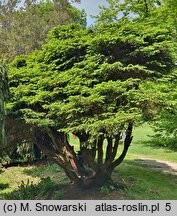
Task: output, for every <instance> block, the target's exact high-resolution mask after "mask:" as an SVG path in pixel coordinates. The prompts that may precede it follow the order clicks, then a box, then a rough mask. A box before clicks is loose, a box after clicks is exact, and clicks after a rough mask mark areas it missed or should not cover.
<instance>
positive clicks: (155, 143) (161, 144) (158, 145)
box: [136, 136, 177, 152]
mask: <svg viewBox="0 0 177 216" xmlns="http://www.w3.org/2000/svg"><path fill="white" fill-rule="evenodd" d="M136 143H137V144H143V145H146V146H149V147H151V148H153V149H164V150H165V151H166V152H171V151H173V152H177V145H174V144H173V143H172V142H171V141H170V140H169V143H168V141H167V140H166V141H164V140H163V141H162V140H160V139H158V138H153V137H152V136H149V139H148V140H144V141H140V140H139V141H137V142H136ZM165 143H166V144H165Z"/></svg>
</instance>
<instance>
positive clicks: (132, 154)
mask: <svg viewBox="0 0 177 216" xmlns="http://www.w3.org/2000/svg"><path fill="white" fill-rule="evenodd" d="M152 135H153V130H152V128H150V126H148V125H147V124H145V125H143V126H140V127H139V128H136V129H135V130H134V133H133V136H134V138H133V141H132V144H131V146H130V148H129V151H128V154H127V158H129V159H134V158H140V157H148V158H152V159H160V160H167V161H171V162H176V163H177V152H175V151H172V150H170V149H168V148H164V147H161V146H157V145H155V144H154V143H153V140H152V137H151V136H152Z"/></svg>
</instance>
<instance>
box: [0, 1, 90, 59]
mask: <svg viewBox="0 0 177 216" xmlns="http://www.w3.org/2000/svg"><path fill="white" fill-rule="evenodd" d="M0 12H1V15H0V58H3V59H6V60H7V61H8V62H10V61H12V60H13V59H14V57H15V56H16V55H19V54H27V53H30V52H32V51H33V50H35V49H40V48H41V45H42V44H43V43H44V42H45V40H46V38H47V33H48V32H49V30H50V29H51V28H52V27H54V26H59V25H64V24H69V23H72V22H75V23H81V24H82V25H83V26H86V15H85V12H84V11H80V10H78V9H77V8H75V7H73V6H72V5H71V4H70V3H69V2H68V1H67V0H56V1H51V0H47V1H46V0H42V1H38V0H25V1H23V0H13V1H12V0H8V1H4V2H2V1H1V2H0Z"/></svg>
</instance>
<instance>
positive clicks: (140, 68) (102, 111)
mask: <svg viewBox="0 0 177 216" xmlns="http://www.w3.org/2000/svg"><path fill="white" fill-rule="evenodd" d="M148 25H149V23H147V24H146V23H127V24H126V25H124V26H120V25H119V23H115V24H111V25H107V26H106V27H105V26H104V25H103V26H100V27H97V28H95V30H94V31H92V30H91V29H87V30H84V29H80V27H79V26H78V25H73V24H72V25H69V26H66V27H64V26H63V27H60V28H54V29H53V30H52V31H51V32H50V38H51V39H50V41H49V42H48V43H47V44H45V45H44V46H43V49H42V51H39V52H34V53H33V54H30V55H28V56H26V57H25V56H23V57H20V58H17V59H16V60H15V61H14V62H13V63H12V67H11V72H10V74H9V80H10V82H9V84H10V87H11V94H12V99H11V102H10V103H9V104H8V105H7V108H8V109H9V110H12V111H13V110H15V111H16V112H17V111H18V114H19V115H20V116H21V117H23V118H24V119H25V120H26V122H29V123H32V124H37V125H38V126H43V127H45V126H53V127H57V128H58V129H60V130H66V131H67V132H69V131H74V130H79V131H80V130H85V131H90V132H91V133H95V134H97V133H99V132H100V131H102V130H103V129H105V130H106V131H107V132H109V133H111V132H112V131H114V130H116V128H117V127H119V126H120V125H121V124H122V123H123V122H126V121H127V120H130V119H132V120H135V119H136V120H137V119H138V118H140V117H141V116H142V115H143V113H142V112H144V114H145V112H146V111H145V110H147V109H146V108H148V106H149V107H150V105H149V104H148V101H149V100H151V102H152V104H151V105H152V108H153V105H154V106H155V104H156V103H157V102H156V100H157V98H158V97H160V94H158V93H157V92H156V90H155V88H154V87H153V82H152V81H150V80H149V81H146V79H147V78H148V79H151V78H153V79H154V77H156V78H155V79H157V78H158V77H161V76H163V75H165V74H168V73H169V72H170V71H171V70H172V69H173V67H174V58H173V53H174V49H173V46H172V45H173V44H172V42H171V33H170V32H169V31H168V30H167V29H165V28H158V27H157V26H153V27H152V26H149V27H148ZM151 83H152V84H151ZM146 102H147V104H146ZM113 133H114V132H113Z"/></svg>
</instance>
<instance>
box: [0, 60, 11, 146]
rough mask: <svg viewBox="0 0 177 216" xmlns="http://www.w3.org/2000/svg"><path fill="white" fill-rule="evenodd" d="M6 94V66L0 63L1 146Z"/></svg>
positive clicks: (3, 132)
mask: <svg viewBox="0 0 177 216" xmlns="http://www.w3.org/2000/svg"><path fill="white" fill-rule="evenodd" d="M8 95H9V91H8V79H7V68H6V67H5V66H4V65H3V64H2V63H1V64H0V145H1V146H4V145H5V131H4V118H5V108H4V103H5V101H6V100H7V98H8Z"/></svg>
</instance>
